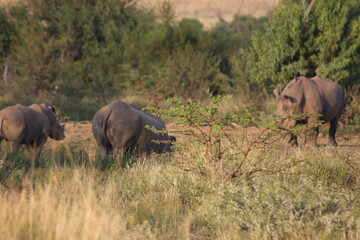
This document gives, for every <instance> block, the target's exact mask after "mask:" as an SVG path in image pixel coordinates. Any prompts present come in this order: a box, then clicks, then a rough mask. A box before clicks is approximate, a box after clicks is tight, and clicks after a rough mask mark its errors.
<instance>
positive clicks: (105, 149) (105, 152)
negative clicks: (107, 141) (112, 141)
mask: <svg viewBox="0 0 360 240" xmlns="http://www.w3.org/2000/svg"><path fill="white" fill-rule="evenodd" d="M111 151H112V147H111V146H100V152H101V156H102V157H103V158H105V157H106V156H107V155H109V153H110V152H111Z"/></svg>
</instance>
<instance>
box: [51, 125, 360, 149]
mask: <svg viewBox="0 0 360 240" xmlns="http://www.w3.org/2000/svg"><path fill="white" fill-rule="evenodd" d="M167 129H169V130H170V131H175V130H180V129H181V128H180V127H179V126H177V125H176V124H172V123H171V124H168V125H167ZM261 130H262V129H259V128H257V127H249V128H247V129H246V134H247V135H249V136H253V137H255V136H257V135H258V134H259V133H260V131H261ZM227 132H228V133H230V134H237V133H236V131H235V130H232V129H231V128H229V129H228V130H227ZM181 138H183V137H180V139H181ZM287 139H288V138H283V139H280V140H279V142H277V143H276V145H277V146H280V147H281V146H288V145H287ZM337 141H338V143H339V146H340V147H347V148H351V149H354V148H360V135H359V134H355V133H354V134H351V133H350V134H339V135H338V136H337ZM302 143H303V136H300V137H299V144H301V145H302ZM318 143H319V145H320V147H324V146H325V145H326V143H327V135H324V134H322V133H320V134H319V138H318ZM64 146H65V147H66V148H70V149H71V150H73V151H76V150H79V151H80V150H84V151H86V152H94V150H95V149H97V145H96V142H95V139H94V137H93V135H92V131H91V122H89V121H82V122H74V121H71V122H66V123H65V139H64V140H62V141H55V140H52V139H49V140H48V142H47V143H46V144H45V148H47V149H52V150H54V151H61V149H63V148H64Z"/></svg>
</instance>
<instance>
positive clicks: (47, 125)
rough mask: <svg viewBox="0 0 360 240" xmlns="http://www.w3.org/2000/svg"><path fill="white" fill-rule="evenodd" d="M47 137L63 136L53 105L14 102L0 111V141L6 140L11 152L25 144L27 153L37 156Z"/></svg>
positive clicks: (57, 138) (62, 129)
mask: <svg viewBox="0 0 360 240" xmlns="http://www.w3.org/2000/svg"><path fill="white" fill-rule="evenodd" d="M48 137H50V138H53V139H55V140H62V139H64V138H65V134H64V125H60V124H59V123H58V121H57V119H56V113H55V107H54V106H50V105H47V104H45V103H42V104H32V105H31V106H28V107H26V106H23V105H21V104H16V105H15V106H10V107H6V108H4V109H2V110H1V111H0V143H1V141H2V140H3V139H5V140H6V141H8V142H9V143H10V151H11V153H13V154H15V153H17V152H18V151H19V147H20V144H25V146H26V148H27V151H28V153H29V154H30V155H31V156H32V157H34V158H38V157H39V155H40V153H41V150H42V147H43V146H44V144H45V142H46V141H47V138H48Z"/></svg>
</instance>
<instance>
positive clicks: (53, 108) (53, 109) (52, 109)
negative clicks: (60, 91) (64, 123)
mask: <svg viewBox="0 0 360 240" xmlns="http://www.w3.org/2000/svg"><path fill="white" fill-rule="evenodd" d="M49 109H50V110H51V111H52V112H53V113H54V114H56V107H55V106H54V105H50V106H49Z"/></svg>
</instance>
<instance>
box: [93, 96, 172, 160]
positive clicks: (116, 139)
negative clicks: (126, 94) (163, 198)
mask: <svg viewBox="0 0 360 240" xmlns="http://www.w3.org/2000/svg"><path fill="white" fill-rule="evenodd" d="M147 125H148V126H150V127H154V128H155V129H157V130H165V129H166V127H165V124H164V122H163V121H162V120H161V118H159V117H156V116H153V115H151V114H150V113H148V112H143V111H141V110H139V109H136V108H135V107H134V106H133V105H131V104H128V103H125V102H122V101H113V102H111V103H110V104H108V105H106V106H104V107H103V108H101V109H100V110H99V111H98V112H97V113H96V114H95V116H94V118H93V120H92V132H93V135H94V138H95V140H96V142H97V144H98V146H99V147H100V150H101V155H102V156H103V157H106V156H107V155H108V154H109V153H110V152H111V151H112V150H113V149H114V148H117V149H121V150H123V151H124V153H125V154H134V153H136V154H141V153H146V154H149V153H151V152H155V153H162V152H170V151H172V150H171V145H172V144H171V141H174V140H175V137H173V136H169V135H168V134H166V133H159V132H158V133H156V132H153V131H151V130H149V129H147V128H146V126H147ZM159 141H160V142H159Z"/></svg>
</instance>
